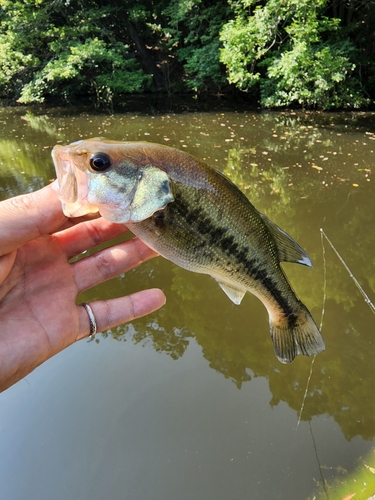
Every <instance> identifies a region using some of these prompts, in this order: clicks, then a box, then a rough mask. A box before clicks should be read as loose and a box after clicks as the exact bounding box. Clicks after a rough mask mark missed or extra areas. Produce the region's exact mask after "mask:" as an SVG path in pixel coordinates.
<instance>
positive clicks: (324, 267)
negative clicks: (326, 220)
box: [293, 229, 329, 499]
mask: <svg viewBox="0 0 375 500" xmlns="http://www.w3.org/2000/svg"><path fill="white" fill-rule="evenodd" d="M320 239H321V243H322V254H323V303H322V313H321V317H320V324H319V330H320V331H322V328H323V319H324V314H325V305H326V299H327V262H326V249H325V246H324V240H323V230H322V229H321V233H320ZM315 359H316V356H314V357H313V358H312V360H311V364H310V372H309V376H308V377H307V382H306V387H305V393H304V395H303V398H302V404H301V409H300V411H299V415H298V421H297V426H296V430H295V433H294V439H293V442H294V440H295V438H296V435H297V431H298V427H299V425H300V423H301V420H302V413H303V410H304V409H305V404H306V399H307V394H308V391H309V387H310V382H311V377H312V374H313V368H314V363H315ZM309 429H310V435H311V438H312V441H313V446H314V451H315V457H316V460H317V462H318V468H319V473H320V477H321V481H322V484H323V489H324V493H325V496H326V498H327V499H328V498H329V496H328V492H327V488H326V483H325V480H324V477H323V473H322V468H321V465H320V460H319V456H318V449H317V446H316V442H315V438H314V433H313V430H312V425H311V421H309Z"/></svg>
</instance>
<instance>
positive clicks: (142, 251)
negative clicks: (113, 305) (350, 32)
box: [71, 238, 158, 292]
mask: <svg viewBox="0 0 375 500" xmlns="http://www.w3.org/2000/svg"><path fill="white" fill-rule="evenodd" d="M157 255H158V254H157V253H156V252H155V251H154V250H151V249H150V248H148V247H147V246H146V245H145V244H144V243H143V242H142V241H141V240H139V239H138V238H133V239H132V240H129V241H126V242H125V243H120V244H119V245H116V246H114V247H110V248H106V249H105V250H101V251H100V252H97V253H94V254H93V255H90V257H86V258H85V259H81V260H79V261H77V262H74V263H73V264H71V266H72V268H73V271H74V274H75V280H76V284H77V287H78V290H79V292H83V291H84V290H87V289H88V288H91V287H93V286H95V285H97V284H99V283H102V282H103V281H106V280H109V279H111V278H114V277H115V276H118V275H119V274H121V273H124V272H126V271H129V270H130V269H133V268H134V267H136V266H138V265H139V264H142V262H145V261H147V260H149V259H152V258H153V257H155V256H157Z"/></svg>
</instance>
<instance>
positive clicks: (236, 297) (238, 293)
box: [216, 280, 246, 305]
mask: <svg viewBox="0 0 375 500" xmlns="http://www.w3.org/2000/svg"><path fill="white" fill-rule="evenodd" d="M216 281H217V283H218V284H219V285H220V286H221V288H222V289H223V290H224V292H225V293H226V294H227V295H228V297H229V298H230V300H231V301H232V302H234V303H235V304H236V305H239V304H241V300H242V299H243V297H244V295H245V293H246V290H243V289H242V288H236V287H234V286H232V285H228V283H223V282H222V281H218V280H216Z"/></svg>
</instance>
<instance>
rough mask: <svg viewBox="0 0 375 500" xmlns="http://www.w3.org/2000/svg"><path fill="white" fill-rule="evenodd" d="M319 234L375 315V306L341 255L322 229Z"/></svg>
mask: <svg viewBox="0 0 375 500" xmlns="http://www.w3.org/2000/svg"><path fill="white" fill-rule="evenodd" d="M320 233H321V234H322V235H323V236H324V237H325V239H326V240H327V241H328V243H329V244H330V245H331V248H332V250H333V251H334V252H335V254H336V255H337V257H338V258H339V260H340V262H341V264H342V265H343V266H344V267H345V269H346V270H347V271H348V273H349V276H350V277H351V278H352V280H353V281H354V284H355V286H356V287H357V288H358V290H359V291H360V292H361V294H362V297H363V298H364V299H365V302H366V304H367V305H368V306H369V308H370V309H371V311H372V312H373V313H374V314H375V306H374V304H373V303H372V302H371V300H370V298H369V296H368V295H367V293H366V292H365V291H364V289H363V288H362V287H361V285H360V284H359V281H358V280H357V278H356V277H355V276H354V274H353V273H352V272H351V270H350V269H349V267H348V266H347V265H346V262H345V261H344V259H343V258H342V257H341V255H340V254H339V252H338V251H337V250H336V248H335V246H334V245H333V243H332V242H331V240H330V239H329V238H328V236H327V235H326V233H325V232H324V230H323V229H322V228H320Z"/></svg>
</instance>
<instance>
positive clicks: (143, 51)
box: [122, 15, 165, 88]
mask: <svg viewBox="0 0 375 500" xmlns="http://www.w3.org/2000/svg"><path fill="white" fill-rule="evenodd" d="M122 20H123V22H124V24H125V27H126V29H127V31H128V33H129V35H130V38H131V39H132V40H133V42H134V44H135V46H136V47H137V50H138V52H139V55H140V57H141V61H142V64H143V66H144V68H145V70H146V71H147V73H149V74H150V75H152V77H153V79H154V82H155V85H156V86H157V87H159V88H163V87H165V82H164V78H163V74H162V72H161V71H160V69H159V68H158V67H157V66H156V63H155V61H154V59H153V57H152V56H151V54H150V51H149V50H148V49H147V47H146V45H145V44H144V42H143V40H142V38H141V37H140V36H139V33H138V31H137V29H136V27H135V26H134V24H133V23H132V22H130V21H129V19H127V18H126V16H125V15H124V16H123V19H122Z"/></svg>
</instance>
